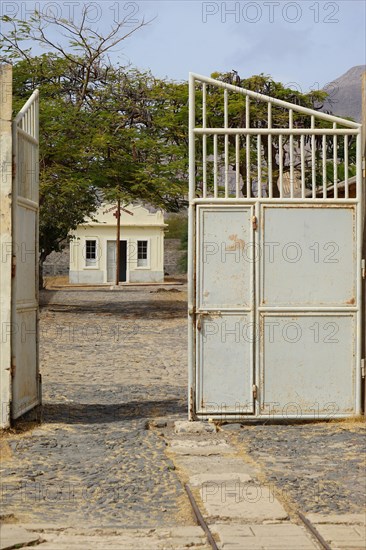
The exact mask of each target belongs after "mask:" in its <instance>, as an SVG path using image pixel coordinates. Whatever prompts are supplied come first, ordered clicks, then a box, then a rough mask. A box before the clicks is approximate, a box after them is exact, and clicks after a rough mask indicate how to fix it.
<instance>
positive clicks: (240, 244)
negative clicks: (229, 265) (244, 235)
mask: <svg viewBox="0 0 366 550" xmlns="http://www.w3.org/2000/svg"><path fill="white" fill-rule="evenodd" d="M229 239H230V241H234V242H233V244H231V245H229V246H227V247H226V250H238V249H239V250H244V246H245V241H243V239H239V238H238V235H237V234H234V235H229Z"/></svg>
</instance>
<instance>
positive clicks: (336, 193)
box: [333, 122, 338, 199]
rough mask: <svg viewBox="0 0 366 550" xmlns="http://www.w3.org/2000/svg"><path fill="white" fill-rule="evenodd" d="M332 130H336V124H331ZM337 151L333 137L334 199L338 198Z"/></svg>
mask: <svg viewBox="0 0 366 550" xmlns="http://www.w3.org/2000/svg"><path fill="white" fill-rule="evenodd" d="M333 128H334V129H336V128H337V123H336V122H333ZM337 163H338V151H337V136H336V134H334V136H333V180H334V182H333V183H334V198H335V199H337V198H338V165H337Z"/></svg>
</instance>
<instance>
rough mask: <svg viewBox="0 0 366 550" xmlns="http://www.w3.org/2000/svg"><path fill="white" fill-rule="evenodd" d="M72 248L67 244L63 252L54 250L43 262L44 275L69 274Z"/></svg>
mask: <svg viewBox="0 0 366 550" xmlns="http://www.w3.org/2000/svg"><path fill="white" fill-rule="evenodd" d="M69 256H70V248H69V245H68V244H67V245H66V246H65V248H64V249H63V250H62V252H52V253H51V254H50V255H49V256H47V258H46V261H45V262H44V264H43V276H44V277H50V276H51V277H52V276H60V275H68V274H69Z"/></svg>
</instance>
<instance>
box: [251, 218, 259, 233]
mask: <svg viewBox="0 0 366 550" xmlns="http://www.w3.org/2000/svg"><path fill="white" fill-rule="evenodd" d="M252 226H253V229H254V231H255V230H256V229H258V219H257V216H252Z"/></svg>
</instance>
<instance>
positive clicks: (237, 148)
mask: <svg viewBox="0 0 366 550" xmlns="http://www.w3.org/2000/svg"><path fill="white" fill-rule="evenodd" d="M239 140H240V136H239V134H236V136H235V196H236V198H237V199H238V198H239V193H240V189H239V186H240V141H239Z"/></svg>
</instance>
